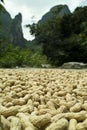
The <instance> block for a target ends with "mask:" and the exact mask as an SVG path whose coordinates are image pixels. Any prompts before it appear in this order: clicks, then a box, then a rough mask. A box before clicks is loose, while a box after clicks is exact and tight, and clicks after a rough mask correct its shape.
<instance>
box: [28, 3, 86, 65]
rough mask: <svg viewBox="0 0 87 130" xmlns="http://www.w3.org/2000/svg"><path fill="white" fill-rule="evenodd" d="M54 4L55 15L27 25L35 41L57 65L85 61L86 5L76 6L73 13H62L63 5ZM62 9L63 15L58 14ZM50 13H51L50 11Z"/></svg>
mask: <svg viewBox="0 0 87 130" xmlns="http://www.w3.org/2000/svg"><path fill="white" fill-rule="evenodd" d="M58 8H59V6H56V10H55V15H52V16H51V17H48V18H47V15H48V14H50V13H48V14H46V17H45V15H44V19H45V18H46V20H43V17H42V20H40V21H39V22H38V23H37V24H34V23H33V24H32V25H29V27H30V32H31V34H32V35H34V36H35V41H36V43H38V44H39V45H43V54H45V55H46V56H47V58H48V60H49V61H50V63H51V64H53V65H56V66H59V65H62V64H63V63H65V62H70V61H76V62H84V63H87V6H85V7H78V8H76V9H75V11H74V12H73V13H70V12H68V13H64V12H66V9H65V11H64V8H65V5H64V6H61V9H60V11H59V12H57V10H58ZM62 10H63V15H59V14H60V12H62ZM51 14H52V13H51Z"/></svg>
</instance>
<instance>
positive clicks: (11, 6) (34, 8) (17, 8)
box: [5, 0, 87, 40]
mask: <svg viewBox="0 0 87 130" xmlns="http://www.w3.org/2000/svg"><path fill="white" fill-rule="evenodd" d="M59 4H67V5H68V6H69V9H70V10H71V11H73V10H74V9H75V8H76V7H77V6H84V5H87V0H43V1H42V0H5V8H6V9H7V11H8V12H9V13H10V14H11V16H12V18H14V17H15V15H17V14H18V13H19V12H20V13H22V16H23V24H22V25H23V33H24V37H25V38H26V39H28V40H29V39H32V37H31V36H30V34H29V29H28V28H25V27H24V25H26V24H30V23H32V22H37V21H38V20H40V19H41V17H42V16H43V15H44V14H45V13H46V12H47V11H49V10H50V8H52V7H53V6H55V5H59Z"/></svg>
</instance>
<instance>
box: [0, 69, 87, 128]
mask: <svg viewBox="0 0 87 130" xmlns="http://www.w3.org/2000/svg"><path fill="white" fill-rule="evenodd" d="M0 130H87V70H64V69H62V70H61V69H0Z"/></svg>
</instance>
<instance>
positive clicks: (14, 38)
mask: <svg viewBox="0 0 87 130" xmlns="http://www.w3.org/2000/svg"><path fill="white" fill-rule="evenodd" d="M10 38H11V42H12V43H14V45H20V46H22V47H23V46H24V42H25V40H24V37H23V32H22V15H21V13H19V14H18V15H16V16H15V18H14V19H13V20H12V23H11V29H10Z"/></svg>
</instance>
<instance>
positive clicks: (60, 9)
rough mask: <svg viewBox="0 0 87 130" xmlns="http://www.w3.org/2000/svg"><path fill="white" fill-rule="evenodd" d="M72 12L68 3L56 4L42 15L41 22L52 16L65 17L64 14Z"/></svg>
mask: <svg viewBox="0 0 87 130" xmlns="http://www.w3.org/2000/svg"><path fill="white" fill-rule="evenodd" d="M67 14H70V10H69V8H68V6H67V5H56V6H54V7H53V8H51V9H50V11H49V12H47V13H46V14H45V15H43V16H42V19H41V20H40V21H39V22H45V21H46V20H49V19H50V18H55V17H59V18H60V17H63V16H64V15H67Z"/></svg>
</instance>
